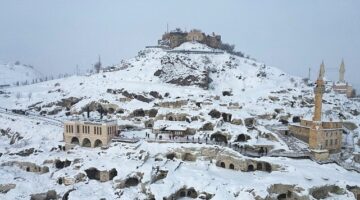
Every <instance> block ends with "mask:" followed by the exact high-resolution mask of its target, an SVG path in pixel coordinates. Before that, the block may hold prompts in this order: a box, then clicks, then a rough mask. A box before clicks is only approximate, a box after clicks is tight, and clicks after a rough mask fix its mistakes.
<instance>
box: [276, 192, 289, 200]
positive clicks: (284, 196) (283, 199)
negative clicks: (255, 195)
mask: <svg viewBox="0 0 360 200" xmlns="http://www.w3.org/2000/svg"><path fill="white" fill-rule="evenodd" d="M277 199H278V200H285V199H287V196H286V194H284V193H283V194H279V196H278V197H277Z"/></svg>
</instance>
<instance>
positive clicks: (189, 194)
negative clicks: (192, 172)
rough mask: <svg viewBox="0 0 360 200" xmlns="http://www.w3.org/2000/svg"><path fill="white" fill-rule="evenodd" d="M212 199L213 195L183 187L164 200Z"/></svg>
mask: <svg viewBox="0 0 360 200" xmlns="http://www.w3.org/2000/svg"><path fill="white" fill-rule="evenodd" d="M212 197H214V194H209V193H207V192H198V191H196V190H195V188H194V187H187V186H183V187H181V188H180V189H178V190H177V191H176V192H175V193H173V194H171V195H170V196H168V197H164V198H163V199H164V200H173V199H183V198H187V199H205V200H209V199H211V198H212Z"/></svg>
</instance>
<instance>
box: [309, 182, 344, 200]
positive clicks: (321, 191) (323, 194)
mask: <svg viewBox="0 0 360 200" xmlns="http://www.w3.org/2000/svg"><path fill="white" fill-rule="evenodd" d="M309 193H310V195H311V196H313V197H314V198H315V199H325V198H327V197H329V196H330V195H329V194H330V193H332V194H337V195H341V194H345V190H344V189H342V188H340V187H339V186H337V185H325V186H321V187H314V188H311V189H310V190H309Z"/></svg>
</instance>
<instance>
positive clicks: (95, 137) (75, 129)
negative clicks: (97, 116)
mask: <svg viewBox="0 0 360 200" xmlns="http://www.w3.org/2000/svg"><path fill="white" fill-rule="evenodd" d="M117 131H118V125H117V122H116V120H101V121H80V120H72V121H67V122H65V123H64V141H65V143H66V144H67V145H80V146H83V147H101V146H107V145H108V144H109V143H110V142H111V139H112V138H113V137H114V136H115V135H116V134H117Z"/></svg>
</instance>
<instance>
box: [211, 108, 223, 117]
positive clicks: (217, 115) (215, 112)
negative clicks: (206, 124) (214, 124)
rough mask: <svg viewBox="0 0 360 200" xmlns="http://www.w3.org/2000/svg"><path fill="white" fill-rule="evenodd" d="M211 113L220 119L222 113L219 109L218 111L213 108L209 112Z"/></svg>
mask: <svg viewBox="0 0 360 200" xmlns="http://www.w3.org/2000/svg"><path fill="white" fill-rule="evenodd" d="M209 115H210V116H211V117H212V118H217V119H219V118H220V117H221V113H220V112H219V111H217V110H216V109H212V110H211V111H210V112H209Z"/></svg>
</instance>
